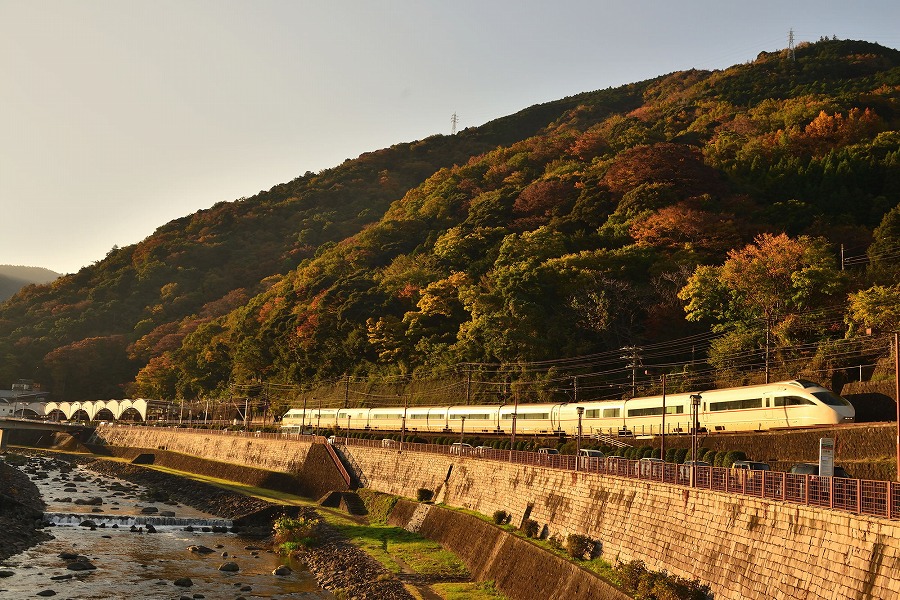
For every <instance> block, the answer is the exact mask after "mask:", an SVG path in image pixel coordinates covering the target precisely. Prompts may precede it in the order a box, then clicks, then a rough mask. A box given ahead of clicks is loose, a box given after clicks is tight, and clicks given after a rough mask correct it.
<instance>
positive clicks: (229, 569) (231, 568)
mask: <svg viewBox="0 0 900 600" xmlns="http://www.w3.org/2000/svg"><path fill="white" fill-rule="evenodd" d="M219 570H220V571H225V572H226V573H237V572H238V571H240V570H241V568H240V567H239V566H238V564H237V563H236V562H227V563H222V565H221V566H220V567H219Z"/></svg>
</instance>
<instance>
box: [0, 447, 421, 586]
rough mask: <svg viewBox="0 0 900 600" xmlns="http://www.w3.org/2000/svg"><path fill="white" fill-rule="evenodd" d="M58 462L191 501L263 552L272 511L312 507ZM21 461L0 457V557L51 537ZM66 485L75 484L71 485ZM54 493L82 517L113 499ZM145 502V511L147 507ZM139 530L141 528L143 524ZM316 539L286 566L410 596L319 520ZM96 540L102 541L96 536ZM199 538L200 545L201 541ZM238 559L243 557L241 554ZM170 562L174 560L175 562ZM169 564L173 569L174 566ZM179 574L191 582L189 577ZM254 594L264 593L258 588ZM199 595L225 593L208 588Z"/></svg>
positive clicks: (130, 469)
mask: <svg viewBox="0 0 900 600" xmlns="http://www.w3.org/2000/svg"><path fill="white" fill-rule="evenodd" d="M52 460H54V461H57V464H56V466H55V468H62V469H63V470H65V469H66V467H64V466H63V467H60V464H59V463H60V459H59V458H54V459H52ZM62 462H63V463H64V464H69V465H71V464H73V463H77V464H81V465H82V466H83V467H84V468H87V469H90V470H91V471H93V472H94V473H96V474H97V476H98V477H97V479H96V482H97V483H100V482H103V481H111V480H113V478H115V479H117V480H124V481H126V482H129V483H131V484H134V485H135V486H141V488H143V489H144V490H145V492H144V496H143V497H144V498H147V499H150V500H156V501H157V502H158V503H161V504H162V508H163V509H165V508H167V507H166V506H165V505H166V504H171V505H173V506H187V507H193V508H194V509H198V510H200V511H203V512H204V513H208V514H210V515H216V516H218V517H222V518H223V519H228V520H230V521H233V523H234V526H235V527H236V528H237V529H239V530H241V531H242V532H243V533H244V534H250V535H253V536H255V539H258V540H259V541H258V545H259V548H260V549H262V548H265V549H267V550H268V552H269V553H270V554H271V548H270V545H269V544H270V542H271V540H270V539H268V535H269V534H270V533H271V522H272V520H273V519H274V518H276V517H277V516H278V515H280V514H282V513H287V514H290V515H291V516H299V515H302V514H303V513H305V512H313V509H311V508H303V509H301V508H298V507H280V506H275V505H272V504H270V503H268V502H265V501H263V500H260V499H256V498H250V497H247V496H244V495H241V494H238V493H235V492H230V491H228V490H223V489H221V488H217V487H215V486H212V485H208V484H205V483H202V482H196V481H192V480H186V479H182V478H180V477H177V476H174V475H170V474H167V473H162V472H160V471H154V470H151V469H146V468H143V467H139V466H136V465H129V464H124V463H117V462H111V461H105V460H99V459H94V458H91V457H85V456H74V455H73V456H70V457H67V458H66V459H65V460H64V461H62ZM25 468H26V469H29V470H30V475H29V474H26V473H24V472H22V471H20V470H19V469H17V468H14V467H10V466H8V465H5V464H0V484H2V487H0V490H7V492H5V494H6V496H12V494H15V495H16V500H15V501H12V500H9V501H7V498H6V496H4V497H0V551H5V552H4V554H5V556H3V557H2V558H8V557H9V556H14V555H16V554H17V553H19V552H21V550H22V549H23V548H25V547H28V546H32V545H34V544H35V543H40V542H43V541H46V540H48V539H50V538H51V537H52V536H50V535H48V533H47V531H51V532H54V530H53V529H52V528H51V529H47V530H41V529H37V528H36V525H37V526H40V520H41V519H40V515H41V510H43V508H44V506H43V505H42V501H41V499H40V496H39V494H38V489H37V487H36V486H35V485H34V483H33V481H32V479H34V478H42V477H44V476H45V475H40V474H39V470H38V471H35V469H34V467H33V466H32V467H28V466H26V467H25ZM82 479H84V478H82ZM71 489H76V488H74V487H73V488H71ZM106 489H107V490H109V491H110V493H111V494H116V497H117V498H123V497H127V495H128V494H130V493H136V492H135V490H136V489H137V488H135V489H128V488H127V486H122V485H121V484H117V485H115V486H112V487H107V488H106ZM53 500H58V501H65V500H71V501H72V503H73V505H74V504H75V502H76V501H77V502H80V503H81V504H79V507H80V508H79V510H81V511H83V512H85V513H89V514H85V519H86V520H89V518H90V513H91V511H100V510H104V512H107V511H108V510H109V508H111V506H110V505H111V504H118V500H113V499H112V497H111V496H107V497H105V498H104V497H102V496H98V497H90V498H75V499H71V498H66V497H56V498H53ZM97 500H99V501H100V505H101V506H103V509H101V508H98V507H96V506H94V507H92V506H91V505H90V504H89V502H92V501H93V502H95V501H97ZM52 504H53V503H52ZM51 508H58V503H55V504H53V506H52V507H51ZM112 508H113V510H117V509H118V507H117V506H116V507H112ZM144 508H145V509H147V510H150V508H148V507H144ZM180 510H181V509H180ZM153 512H157V511H153ZM159 512H162V511H159ZM104 526H105V525H100V527H101V528H102V527H104ZM92 529H93V528H92ZM55 532H56V533H59V532H60V530H56V531H55ZM139 533H141V534H143V533H144V531H143V528H142V529H141V531H139ZM58 537H59V536H58ZM110 537H114V536H109V535H102V536H101V538H104V539H105V538H110ZM318 538H319V540H320V543H319V544H317V545H316V546H315V547H314V548H312V549H310V550H309V551H307V552H304V553H303V554H302V555H301V556H299V557H298V558H299V560H300V561H302V564H300V563H298V564H295V565H292V566H294V567H295V568H296V569H306V570H308V571H310V572H311V573H312V574H314V576H315V580H316V583H317V584H318V586H320V587H321V588H324V589H326V590H330V591H332V592H334V593H335V594H337V595H338V597H341V598H347V599H360V600H375V599H385V600H393V599H395V598H396V599H402V600H407V599H409V600H411V599H412V596H411V595H410V594H409V593H408V592H407V591H406V590H405V588H404V587H403V585H402V583H401V582H400V581H398V580H397V579H396V577H394V576H393V575H391V574H390V573H389V572H388V571H387V570H386V569H384V567H382V566H381V565H380V564H379V563H378V562H377V561H375V560H374V559H372V558H371V557H369V556H368V555H366V554H365V553H364V552H362V551H361V550H360V549H359V548H357V547H356V546H354V545H353V544H350V543H349V542H348V541H346V540H345V539H343V538H342V537H341V536H340V535H339V534H338V533H337V532H336V531H334V530H333V529H332V528H330V527H328V526H327V525H324V524H323V525H321V526H320V530H319V532H318ZM59 541H60V540H56V541H54V542H51V544H52V543H58V542H59ZM102 543H109V542H105V541H103V542H102ZM101 545H102V544H101ZM200 545H201V546H202V544H200ZM99 546H100V545H97V547H98V548H99ZM204 547H205V546H204ZM39 548H40V547H39ZM35 550H36V549H32V550H31V551H30V552H34V551H35ZM215 552H217V553H218V554H222V553H223V551H221V550H215ZM231 552H232V553H233V554H243V555H246V552H241V550H240V548H235V549H232V550H231ZM73 554H74V555H76V556H79V558H80V559H86V558H88V557H87V556H83V555H79V554H78V553H77V552H76V553H73ZM86 554H90V553H86ZM224 554H225V555H227V554H228V552H227V551H225V552H224ZM260 554H261V552H260V551H254V552H251V556H250V558H252V559H254V560H255V559H258V558H260ZM197 556H199V555H195V554H194V553H191V558H192V559H193V558H196V557H197ZM223 558H225V557H223ZM244 558H245V559H246V558H247V557H246V556H245V557H244ZM88 562H89V561H88ZM188 562H190V561H188ZM171 566H172V567H177V566H178V563H177V561H176V563H175V564H173V565H171ZM4 569H5V567H3V566H2V564H0V571H3V570H4ZM175 571H177V568H176V569H175ZM7 572H8V571H7ZM171 572H174V571H173V570H172V569H169V570H166V571H165V573H171ZM165 577H170V575H166V576H165ZM181 579H187V580H188V581H190V578H189V577H185V578H181ZM173 580H174V579H173ZM161 581H162V580H161ZM168 583H169V584H172V581H169V582H168ZM175 585H177V584H175ZM4 587H5V586H4V580H3V579H0V590H2V589H4ZM244 587H248V588H250V587H252V586H249V585H247V586H244ZM47 589H49V588H47ZM164 589H168V590H169V592H168V593H169V594H170V595H168V596H166V595H162V596H156V595H152V594H154V593H155V592H156V591H157V590H146V591H145V592H143V595H141V592H139V591H138V590H137V589H135V590H134V593H130V594H129V595H131V596H132V597H135V598H151V597H152V598H156V597H160V598H169V597H174V598H179V596H178V595H175V596H172V595H171V591H172V588H164ZM183 589H184V592H185V593H184V594H182V595H181V596H180V597H181V598H191V597H193V598H198V597H203V595H204V594H202V593H200V594H199V595H198V594H197V593H196V591H194V592H192V594H188V593H187V592H190V591H192V590H191V589H189V588H188V587H185V588H183ZM193 590H198V588H196V587H195V588H193ZM210 591H211V590H210ZM235 591H237V592H240V589H236V590H235ZM260 593H264V594H267V595H259V594H260ZM285 594H286V595H285ZM321 594H326V595H327V596H322V595H321ZM0 596H2V594H0ZM70 597H73V596H70ZM74 597H89V596H74ZM90 597H93V596H90ZM96 597H97V598H101V597H107V596H103V595H98V596H96ZM110 597H114V596H110ZM206 597H208V598H212V597H226V596H218V595H215V594H207V595H206ZM227 597H229V598H239V597H242V596H241V595H240V594H238V595H229V596H227ZM243 597H246V598H251V597H270V598H275V597H278V598H281V597H305V598H325V597H331V595H330V594H327V592H315V591H314V589H312V588H310V587H309V586H308V585H305V586H303V585H301V586H298V588H297V589H296V591H295V592H291V593H288V592H287V589H286V588H285V586H284V585H280V587H278V588H277V589H275V590H274V591H273V590H269V591H268V592H264V591H263V589H261V588H260V586H258V585H257V586H256V591H255V592H253V593H252V594H250V593H247V594H246V596H243Z"/></svg>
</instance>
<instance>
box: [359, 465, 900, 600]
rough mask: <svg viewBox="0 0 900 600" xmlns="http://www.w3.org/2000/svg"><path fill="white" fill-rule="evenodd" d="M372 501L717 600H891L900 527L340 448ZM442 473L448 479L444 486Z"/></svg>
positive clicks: (679, 490)
mask: <svg viewBox="0 0 900 600" xmlns="http://www.w3.org/2000/svg"><path fill="white" fill-rule="evenodd" d="M343 450H344V451H345V452H350V453H352V454H353V457H354V460H355V461H356V463H357V464H358V465H359V466H360V467H361V468H362V469H363V471H364V472H365V474H366V477H367V478H368V482H369V487H371V488H372V489H375V490H378V491H382V492H386V493H391V494H397V495H401V496H405V497H409V498H414V497H415V496H416V491H417V490H418V489H419V488H428V489H432V490H437V491H438V501H441V502H444V503H445V504H447V505H450V506H456V507H461V508H467V509H471V510H475V511H477V512H479V513H482V514H485V515H491V514H493V512H494V511H495V510H506V511H507V512H509V513H511V514H512V515H513V521H512V522H513V524H518V523H520V522H521V521H522V519H523V518H524V517H525V516H526V515H527V516H529V517H530V518H532V519H535V520H536V521H538V523H539V524H540V525H541V526H542V527H546V529H547V534H548V535H553V536H557V537H558V538H559V539H561V540H564V539H565V537H566V536H567V535H568V534H569V533H581V534H585V535H589V536H591V537H592V538H594V539H596V540H598V541H600V542H601V544H602V547H603V556H604V557H605V558H606V559H607V560H609V561H611V562H615V561H617V560H622V561H627V560H635V559H636V560H642V561H644V562H645V563H646V564H647V565H648V566H649V567H650V568H652V569H654V570H666V571H668V572H670V573H674V574H676V575H680V576H682V577H686V578H689V579H695V578H698V579H700V580H701V581H702V582H704V583H707V584H709V585H710V586H711V587H712V590H713V592H714V593H715V597H716V598H717V599H719V600H756V599H758V600H770V599H772V598H776V599H778V598H784V599H793V598H805V599H807V600H817V599H822V600H825V599H839V598H840V599H843V598H859V599H863V598H872V599H876V598H894V597H898V594H900V578H898V577H897V576H896V573H897V572H898V569H900V524H897V523H894V522H892V521H888V520H883V519H873V518H868V517H865V516H856V515H851V514H848V513H842V512H838V511H830V510H819V509H813V508H810V507H804V506H798V505H793V504H788V503H783V502H774V501H765V500H760V499H754V498H750V497H741V496H733V495H730V494H724V493H718V492H710V491H703V490H693V489H688V488H683V487H679V486H670V485H664V484H658V483H651V482H646V481H636V480H630V479H621V478H616V477H604V476H600V475H595V474H587V473H574V472H568V471H561V470H555V469H541V468H535V467H527V466H523V465H514V464H507V463H502V462H496V461H486V460H478V459H474V458H466V457H459V456H440V455H439V456H435V455H424V454H423V455H417V454H416V453H414V452H409V451H403V452H402V453H401V452H398V451H396V450H391V449H380V448H365V449H363V448H346V447H345V448H344V449H343ZM448 473H449V476H448Z"/></svg>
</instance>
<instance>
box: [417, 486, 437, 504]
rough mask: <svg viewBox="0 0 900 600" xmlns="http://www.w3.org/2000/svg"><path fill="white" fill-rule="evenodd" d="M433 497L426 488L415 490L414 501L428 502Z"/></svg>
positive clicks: (432, 493)
mask: <svg viewBox="0 0 900 600" xmlns="http://www.w3.org/2000/svg"><path fill="white" fill-rule="evenodd" d="M433 497H434V492H432V491H431V490H429V489H426V488H419V489H418V490H416V500H418V501H419V502H428V501H429V500H431V499H432V498H433Z"/></svg>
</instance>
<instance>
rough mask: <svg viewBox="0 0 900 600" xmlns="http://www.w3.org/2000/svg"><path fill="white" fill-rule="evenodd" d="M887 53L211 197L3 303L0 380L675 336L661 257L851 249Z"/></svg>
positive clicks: (889, 99)
mask: <svg viewBox="0 0 900 600" xmlns="http://www.w3.org/2000/svg"><path fill="white" fill-rule="evenodd" d="M898 65H900V52H898V51H896V50H893V49H888V48H884V47H881V46H878V45H876V44H869V43H867V42H852V41H827V42H820V43H818V44H809V45H801V46H798V47H797V49H796V62H794V61H790V60H788V58H787V57H786V56H785V54H784V53H783V52H782V53H761V54H760V56H759V57H758V58H757V60H756V61H753V63H750V64H746V65H737V66H735V67H731V68H729V69H725V70H722V71H694V70H690V71H682V72H677V73H672V74H669V75H664V76H660V77H657V78H653V79H650V80H647V81H644V82H638V83H634V84H629V85H626V86H621V87H618V88H614V89H607V90H598V91H594V92H584V93H582V94H577V95H574V96H571V97H568V98H565V99H562V100H558V101H554V102H549V103H543V104H540V105H535V106H532V107H529V108H526V109H523V110H522V111H519V112H518V113H515V114H514V115H510V116H508V117H502V118H500V119H496V120H494V121H491V122H490V123H487V124H485V125H483V126H481V127H477V128H468V129H466V130H463V131H461V132H460V133H458V134H456V135H455V136H432V137H429V138H426V139H424V140H419V141H415V142H408V143H403V144H396V145H394V146H391V147H390V148H386V149H382V150H377V151H374V152H369V153H365V154H363V155H360V157H358V158H357V159H354V160H348V161H345V163H343V164H342V165H339V166H336V167H334V168H331V169H325V170H323V171H320V172H319V173H306V174H305V175H303V176H300V177H298V178H296V179H294V180H293V181H291V182H287V183H284V184H278V185H276V186H273V187H272V188H271V189H270V190H268V191H264V192H260V193H259V194H257V195H255V196H253V197H251V198H248V199H242V200H239V201H235V202H230V203H225V202H222V203H219V204H217V205H215V206H213V207H211V208H210V209H206V210H203V211H198V212H197V213H194V214H192V215H187V216H185V217H182V218H180V219H176V220H173V221H171V222H169V223H166V224H164V225H162V226H161V227H159V228H158V229H157V230H156V232H155V233H154V234H153V235H151V236H150V237H148V238H147V239H146V240H144V241H142V242H140V243H138V244H136V245H133V246H129V247H126V248H117V249H114V250H112V251H111V252H110V253H109V254H108V255H107V257H106V258H104V259H103V260H101V261H98V262H97V263H96V264H95V265H92V266H90V267H86V268H84V269H82V270H81V271H79V272H78V273H76V274H73V275H70V276H66V277H64V278H62V279H61V280H59V281H57V282H56V283H54V285H53V286H52V287H36V288H28V289H26V290H23V292H20V293H19V295H17V296H16V297H14V298H13V299H11V300H10V301H8V302H7V303H5V304H3V305H0V351H3V350H5V351H6V353H7V354H11V355H15V356H16V360H15V361H12V362H10V363H9V364H7V365H5V366H4V367H3V368H2V369H0V381H3V380H7V379H11V380H14V379H16V378H19V377H32V378H40V376H41V374H43V378H44V379H45V380H50V381H49V382H52V384H53V385H52V388H53V389H54V393H57V394H59V395H60V396H61V397H67V398H90V397H104V396H112V397H115V396H121V395H123V394H126V393H129V392H140V393H145V394H148V395H155V396H162V397H194V396H196V395H198V394H225V393H228V390H229V388H230V386H232V385H234V384H243V383H245V382H251V381H260V380H278V381H284V382H286V383H287V382H295V383H299V382H302V381H309V380H316V379H322V378H330V377H335V376H338V375H339V374H342V373H359V374H363V373H368V374H373V375H378V374H382V375H384V376H387V375H390V374H397V373H409V372H413V371H416V370H417V369H425V368H428V369H430V368H446V367H447V366H448V365H450V364H453V363H455V362H458V361H466V360H473V361H507V360H512V361H515V360H542V359H545V358H547V357H549V356H551V355H552V353H553V352H556V353H562V354H563V355H577V354H578V353H584V352H593V351H596V350H598V349H601V348H608V347H613V346H615V345H616V344H618V345H622V344H630V343H635V342H638V341H641V340H642V339H652V338H653V336H657V335H661V334H663V330H662V329H660V325H658V324H657V325H654V324H653V323H655V322H656V323H664V322H665V323H668V324H669V325H668V329H667V331H666V332H665V333H664V334H663V335H665V336H667V337H669V338H671V337H672V336H675V335H676V334H678V333H692V332H695V331H697V330H698V326H696V325H692V324H690V323H687V322H685V321H684V319H683V317H684V311H683V306H682V305H681V304H680V303H679V301H678V300H677V298H675V297H674V293H675V292H677V288H678V286H680V285H683V283H684V282H685V281H686V275H685V274H684V273H683V274H682V275H678V273H679V272H681V271H684V272H685V273H686V271H685V270H686V269H693V268H694V267H695V266H696V265H698V264H704V263H707V264H708V263H711V262H712V263H714V262H716V261H720V260H722V259H723V258H724V256H725V254H726V252H727V251H729V250H731V249H732V248H735V247H739V246H740V245H741V244H742V243H747V242H749V241H751V240H752V237H753V235H755V234H756V233H758V232H760V231H765V230H781V231H784V232H786V233H788V234H790V235H799V234H802V233H805V232H808V231H809V230H810V227H811V226H812V225H813V224H815V227H816V228H817V230H818V232H819V233H822V234H824V235H825V236H826V237H828V238H829V239H832V240H833V241H834V240H838V239H841V240H847V241H848V244H849V243H851V242H852V243H854V244H859V245H863V246H865V245H868V244H869V243H870V242H871V239H872V231H873V230H874V228H875V227H876V226H878V224H879V223H880V222H881V220H882V219H883V218H884V216H885V214H887V213H888V212H889V211H890V209H891V208H892V207H893V206H895V205H896V191H895V190H894V187H892V186H894V185H895V184H894V183H893V180H892V179H891V178H890V174H889V170H888V169H887V165H889V164H892V163H891V161H892V160H894V158H892V157H893V154H892V153H893V152H894V150H895V147H896V145H895V143H894V139H895V137H892V136H896V130H897V120H898V108H897V89H898V85H900V83H898V82H900V66H898ZM826 75H827V76H826ZM766 89H768V90H773V91H774V92H776V93H775V94H774V95H773V96H765V97H763V96H760V94H761V93H763V92H762V91H764V90H766ZM831 94H834V95H831ZM879 140H880V141H879ZM866 169H868V171H866ZM838 174H839V176H836V175H838ZM848 198H849V199H851V200H852V203H853V211H852V213H846V214H845V212H844V211H845V209H844V207H845V205H846V204H847V200H848ZM848 215H849V216H848ZM667 220H668V221H667ZM648 274H649V275H650V277H651V278H653V277H657V278H660V279H659V281H658V282H657V283H652V282H650V281H642V279H647V276H648ZM667 278H668V279H667ZM666 281H668V283H666ZM653 286H657V287H659V286H662V287H659V289H655V288H654V287H653ZM663 288H665V291H661V290H662V289H663ZM577 289H581V290H584V291H585V294H586V296H589V297H590V296H591V294H596V297H594V298H593V299H590V301H588V300H585V299H584V298H579V297H578V294H577V293H576V292H575V290H577ZM604 306H605V307H606V309H603V308H602V307H604ZM610 307H613V308H615V309H617V310H618V311H619V312H618V313H616V310H613V312H609V310H608V309H609V308H610ZM601 309H602V310H605V311H606V313H605V316H603V315H600V313H599V312H598V311H601ZM679 314H680V315H681V316H680V317H677V315H679ZM676 317H677V318H676ZM517 329H518V330H517ZM86 355H90V356H93V357H98V359H99V357H103V365H100V364H97V360H94V361H86ZM85 364H87V365H88V366H89V367H90V368H85ZM70 365H79V366H78V368H77V369H76V368H75V367H72V366H70ZM135 378H137V379H136V381H137V386H133V385H131V382H132V381H134V380H135ZM49 382H48V383H49Z"/></svg>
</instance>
